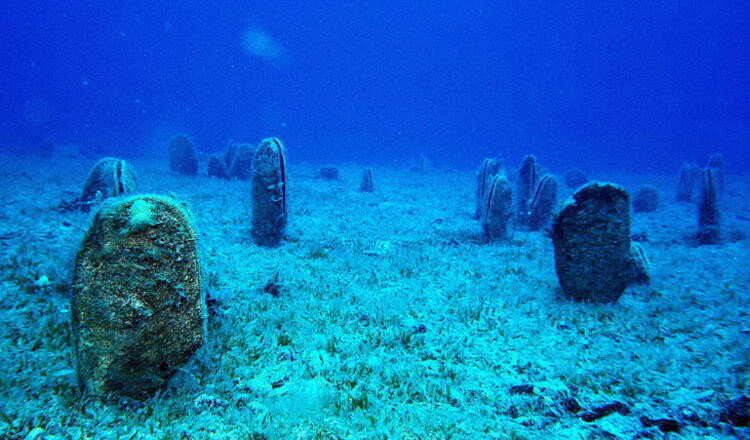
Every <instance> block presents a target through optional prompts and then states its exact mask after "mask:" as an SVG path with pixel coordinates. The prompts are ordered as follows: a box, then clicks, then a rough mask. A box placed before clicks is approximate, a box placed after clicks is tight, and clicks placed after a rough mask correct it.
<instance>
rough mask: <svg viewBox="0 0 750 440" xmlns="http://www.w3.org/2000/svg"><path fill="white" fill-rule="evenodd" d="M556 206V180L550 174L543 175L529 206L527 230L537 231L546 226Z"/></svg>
mask: <svg viewBox="0 0 750 440" xmlns="http://www.w3.org/2000/svg"><path fill="white" fill-rule="evenodd" d="M556 204H557V179H556V178H555V176H553V175H551V174H545V175H544V177H542V178H541V179H540V180H539V185H537V187H536V192H535V193H534V198H533V199H531V204H530V205H529V229H531V230H532V231H538V230H540V229H542V228H544V227H545V226H547V225H548V224H549V220H550V218H551V217H552V209H554V207H555V205H556Z"/></svg>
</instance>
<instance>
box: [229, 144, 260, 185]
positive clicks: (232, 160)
mask: <svg viewBox="0 0 750 440" xmlns="http://www.w3.org/2000/svg"><path fill="white" fill-rule="evenodd" d="M254 156H255V147H254V146H253V145H251V144H247V143H243V142H234V141H230V143H229V146H228V147H227V152H226V155H225V161H226V162H227V166H228V167H229V175H230V176H232V177H233V178H235V179H237V180H250V179H252V178H253V157H254Z"/></svg>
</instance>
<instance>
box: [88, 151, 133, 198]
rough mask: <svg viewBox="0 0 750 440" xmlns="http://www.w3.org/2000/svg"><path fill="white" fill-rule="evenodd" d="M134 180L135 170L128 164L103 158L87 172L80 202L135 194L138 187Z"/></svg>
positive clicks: (114, 159) (110, 158)
mask: <svg viewBox="0 0 750 440" xmlns="http://www.w3.org/2000/svg"><path fill="white" fill-rule="evenodd" d="M136 180H137V179H136V174H135V170H134V169H133V167H132V166H131V165H130V164H129V163H128V162H126V161H124V160H121V159H116V158H114V157H105V158H103V159H101V160H99V161H98V162H97V163H96V164H95V165H94V166H93V168H91V171H89V175H88V177H87V178H86V183H84V185H83V191H82V194H81V201H92V200H96V199H97V198H99V197H101V198H102V199H106V198H108V197H117V196H121V195H124V194H128V193H132V192H135V191H136V188H137V186H138V185H137V182H136ZM97 193H99V194H101V195H97Z"/></svg>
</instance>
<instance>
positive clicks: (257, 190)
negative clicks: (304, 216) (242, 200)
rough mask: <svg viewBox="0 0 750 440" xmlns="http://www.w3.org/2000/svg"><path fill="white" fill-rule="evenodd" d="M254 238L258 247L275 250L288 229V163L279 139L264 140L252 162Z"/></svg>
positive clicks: (252, 231) (252, 232) (252, 229)
mask: <svg viewBox="0 0 750 440" xmlns="http://www.w3.org/2000/svg"><path fill="white" fill-rule="evenodd" d="M252 182H253V189H252V196H253V217H252V227H251V234H252V237H253V241H254V242H255V243H256V244H257V245H259V246H276V245H278V244H279V242H280V241H281V238H282V237H283V236H284V228H285V227H286V221H287V213H286V191H287V188H286V160H285V158H284V147H283V145H282V144H281V141H279V140H278V139H276V138H268V139H263V140H262V141H261V142H260V145H258V149H257V150H256V152H255V158H254V159H253V180H252Z"/></svg>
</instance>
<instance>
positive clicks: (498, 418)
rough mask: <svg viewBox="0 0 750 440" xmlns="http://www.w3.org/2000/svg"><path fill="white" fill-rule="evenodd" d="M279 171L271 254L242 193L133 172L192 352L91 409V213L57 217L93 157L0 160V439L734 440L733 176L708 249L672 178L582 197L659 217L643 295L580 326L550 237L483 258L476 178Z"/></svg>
mask: <svg viewBox="0 0 750 440" xmlns="http://www.w3.org/2000/svg"><path fill="white" fill-rule="evenodd" d="M293 156H294V154H293V150H292V151H291V152H290V157H291V158H292V163H291V164H290V165H289V168H288V170H289V171H288V177H287V182H288V185H287V186H288V188H287V194H288V213H289V217H288V225H287V227H286V236H285V238H284V239H283V241H282V242H281V244H280V246H278V247H272V248H262V247H258V246H256V245H255V244H253V241H252V240H251V234H250V218H251V206H250V183H249V182H247V181H228V180H220V179H216V178H209V177H205V176H202V175H198V176H180V175H178V174H176V173H173V172H170V171H169V167H168V165H167V163H166V159H163V158H160V159H159V160H151V159H149V160H146V159H137V158H136V159H128V160H129V162H130V163H131V164H132V165H133V167H134V168H135V170H136V172H137V178H138V191H139V192H147V193H158V194H163V195H167V196H169V195H172V196H174V197H176V198H177V199H179V200H182V201H184V202H186V203H187V206H188V208H189V210H190V211H191V212H192V215H193V217H194V219H195V223H196V226H197V229H198V231H199V240H200V243H199V244H200V259H201V265H202V271H203V283H204V286H205V288H206V291H207V294H208V310H209V317H208V335H207V338H206V342H205V344H204V345H203V346H202V347H201V348H200V349H199V350H198V352H197V353H196V354H195V355H194V356H193V357H192V358H191V360H190V361H189V362H188V363H187V364H185V365H183V366H182V367H181V368H180V370H179V371H178V373H177V374H176V375H175V376H174V377H173V378H172V380H171V381H170V383H169V385H168V386H167V387H166V388H165V389H163V390H161V391H159V392H157V393H156V395H154V396H153V397H151V398H148V399H146V400H142V401H139V400H129V399H120V400H117V401H114V402H106V403H105V402H102V401H100V400H99V399H96V398H92V397H89V396H87V395H85V394H82V393H81V392H80V391H79V389H78V384H77V377H76V366H75V356H74V353H73V348H72V347H73V345H72V341H71V330H70V314H71V312H70V302H71V297H70V289H69V288H70V277H71V270H72V264H73V259H74V256H75V252H76V249H77V247H78V245H79V244H80V242H81V240H82V238H83V234H84V232H85V230H86V228H87V227H88V226H89V224H90V223H91V220H92V216H93V214H92V213H82V212H80V211H74V210H71V211H67V212H59V210H57V209H56V207H57V206H58V205H59V204H60V202H61V201H62V200H70V199H73V198H75V197H77V196H78V195H79V194H80V192H81V187H82V185H83V183H84V181H85V179H86V175H87V173H88V171H89V169H90V168H91V166H92V165H93V164H94V163H95V162H96V159H97V158H85V157H81V156H76V155H73V156H72V157H70V156H68V155H61V156H60V157H57V158H55V159H51V160H48V159H41V160H40V159H38V158H31V157H28V156H15V155H10V154H3V155H2V157H1V158H0V191H1V192H2V201H3V203H2V207H0V283H1V284H0V321H1V322H2V325H0V372H1V373H0V439H8V440H11V439H12V440H22V439H156V440H166V439H195V440H197V439H254V440H258V439H293V438H294V439H554V438H557V439H633V438H656V439H659V438H685V439H698V438H717V439H721V438H726V439H729V438H750V433H749V432H748V429H750V428H743V427H739V426H737V427H735V426H732V424H730V423H728V422H727V421H726V420H725V418H724V413H725V411H726V407H727V402H729V401H731V400H733V399H737V398H739V397H741V396H743V395H744V394H745V393H747V392H748V386H749V385H750V315H749V311H750V307H749V305H750V301H749V299H750V263H748V261H750V259H749V257H750V234H748V230H749V229H750V176H747V175H743V176H736V175H735V176H727V183H726V186H727V188H726V190H725V193H724V195H723V196H722V209H723V213H722V228H723V231H722V233H723V239H722V242H721V243H720V244H716V245H704V246H697V245H696V244H695V243H693V242H692V241H691V240H690V239H689V236H690V235H691V234H693V233H694V232H695V228H696V221H697V220H696V216H697V213H696V206H695V204H693V203H682V202H676V201H674V200H675V190H676V184H677V179H678V175H677V172H675V175H669V176H653V175H642V176H632V175H596V174H594V175H593V176H591V177H594V178H596V179H598V180H603V181H610V182H615V183H618V184H620V185H622V186H623V187H625V188H626V189H627V190H628V191H629V192H630V193H631V194H633V193H635V191H636V190H638V189H639V188H641V187H643V186H645V185H651V186H653V187H654V188H655V189H656V191H657V193H658V195H659V207H658V209H657V210H656V211H655V212H648V213H632V214H631V216H632V217H631V218H632V228H631V232H632V235H633V237H635V238H634V239H635V240H636V241H638V243H639V244H640V245H641V246H642V248H643V249H644V250H645V252H646V254H647V255H648V259H649V261H650V265H651V267H650V271H651V282H650V284H648V285H643V286H637V287H631V288H629V289H628V290H627V291H626V292H625V294H624V295H623V296H622V297H621V298H620V299H619V301H618V302H616V303H615V304H584V303H577V302H574V301H572V300H571V299H569V298H566V297H565V296H564V295H563V294H562V292H561V290H560V287H559V283H558V280H557V276H556V273H555V265H554V258H553V248H552V241H551V239H550V237H549V234H548V233H547V232H546V231H544V230H542V231H534V232H529V231H525V230H520V229H518V228H517V229H516V230H514V231H513V232H512V234H511V236H510V237H509V238H508V240H504V241H503V240H501V241H497V242H493V243H485V242H484V241H483V239H482V228H481V225H480V223H479V221H478V220H475V219H473V218H472V217H473V213H474V209H475V200H474V197H475V185H476V177H475V174H474V171H473V170H451V169H438V168H434V169H429V170H427V172H426V173H424V174H420V173H417V172H414V171H411V170H408V169H406V167H401V168H399V167H392V168H387V167H373V168H372V183H373V186H374V191H373V192H360V191H359V185H360V180H361V177H362V173H363V169H364V167H363V166H359V165H354V164H344V165H341V166H339V176H340V177H339V179H338V180H325V179H319V178H315V176H316V170H317V167H315V166H313V165H306V164H300V163H294V162H293ZM480 159H481V158H477V163H479V161H480ZM540 159H542V160H543V159H544V158H543V157H541V158H540ZM553 171H555V172H556V174H558V175H562V174H563V173H564V171H565V170H553ZM508 175H509V176H512V175H513V170H509V172H508ZM571 193H572V190H571V189H570V188H563V187H562V186H561V194H560V196H559V197H558V200H559V201H562V200H564V198H565V197H567V196H569V195H570V194H571ZM605 413H606V415H604V414H605Z"/></svg>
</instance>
